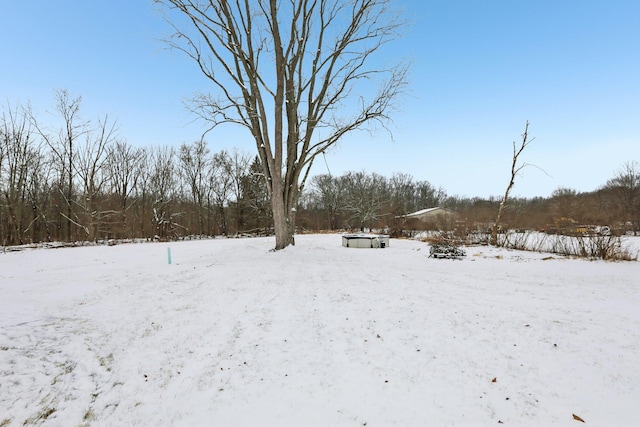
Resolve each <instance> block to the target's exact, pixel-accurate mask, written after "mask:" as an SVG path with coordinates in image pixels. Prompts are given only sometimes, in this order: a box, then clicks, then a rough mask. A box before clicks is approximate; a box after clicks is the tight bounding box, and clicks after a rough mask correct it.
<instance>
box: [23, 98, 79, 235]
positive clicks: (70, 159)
mask: <svg viewBox="0 0 640 427" xmlns="http://www.w3.org/2000/svg"><path fill="white" fill-rule="evenodd" d="M55 98H56V111H57V113H58V115H59V116H60V118H61V119H62V126H61V128H60V129H58V130H57V132H56V134H55V135H51V134H50V133H49V131H48V130H47V129H45V128H43V127H42V126H40V124H39V122H38V120H37V119H36V117H35V116H34V115H31V122H32V123H33V125H34V126H35V128H36V129H37V131H38V133H39V134H40V136H41V137H42V138H43V139H44V141H45V142H46V144H47V145H48V146H49V148H50V150H51V155H52V162H53V165H54V167H55V169H56V171H57V174H58V177H57V182H56V185H57V188H58V192H59V195H60V196H61V197H62V203H63V205H64V206H61V207H60V209H59V211H58V212H57V215H59V216H60V218H61V219H62V220H63V221H62V223H63V224H64V225H65V227H64V230H65V233H66V239H67V241H71V240H73V238H74V237H78V236H77V235H74V233H73V231H74V230H77V229H78V228H79V227H80V228H81V225H80V224H79V222H78V221H79V219H78V216H77V212H76V211H77V210H76V208H75V201H76V196H77V194H76V182H75V181H76V177H77V158H78V145H79V143H80V141H81V140H82V139H83V138H85V136H86V134H87V133H88V132H89V122H88V121H84V120H82V119H81V118H80V104H81V102H82V98H81V97H76V98H73V97H71V95H70V94H69V92H68V91H67V90H64V89H62V90H57V91H56V92H55Z"/></svg>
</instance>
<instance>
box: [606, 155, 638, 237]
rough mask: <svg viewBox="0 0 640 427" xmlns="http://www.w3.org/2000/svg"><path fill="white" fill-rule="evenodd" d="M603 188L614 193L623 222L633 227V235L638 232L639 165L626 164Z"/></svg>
mask: <svg viewBox="0 0 640 427" xmlns="http://www.w3.org/2000/svg"><path fill="white" fill-rule="evenodd" d="M605 188H608V189H611V190H613V191H614V194H615V195H616V198H617V199H618V202H619V203H620V206H621V207H622V211H623V212H622V216H623V218H624V221H625V222H629V223H631V224H632V226H633V231H634V234H637V233H638V231H640V164H638V162H637V161H629V162H626V163H625V164H624V165H623V166H622V167H621V168H620V169H619V170H618V172H617V175H616V176H615V177H614V178H612V179H610V180H609V181H608V182H607V184H606V185H605Z"/></svg>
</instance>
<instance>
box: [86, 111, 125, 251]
mask: <svg viewBox="0 0 640 427" xmlns="http://www.w3.org/2000/svg"><path fill="white" fill-rule="evenodd" d="M115 133H116V124H115V123H110V122H109V118H108V116H105V117H104V119H99V120H98V124H97V127H96V128H94V129H91V130H89V132H87V134H86V139H85V142H84V145H82V146H80V147H79V150H78V157H77V166H76V168H77V171H78V178H79V181H80V186H81V188H82V195H81V197H80V198H79V200H78V202H77V203H78V206H79V207H80V209H81V212H82V216H83V219H82V224H83V228H84V229H85V232H86V233H87V235H88V237H89V240H96V239H98V237H99V227H100V223H101V221H102V219H103V218H104V217H105V216H108V215H109V212H106V211H104V210H103V209H102V208H101V206H100V203H99V200H98V198H99V197H100V196H101V195H103V193H104V190H105V184H106V183H107V180H108V178H109V173H108V170H107V161H108V154H109V150H110V148H111V146H112V144H113V143H114V142H115V137H116V135H115Z"/></svg>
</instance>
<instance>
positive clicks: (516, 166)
mask: <svg viewBox="0 0 640 427" xmlns="http://www.w3.org/2000/svg"><path fill="white" fill-rule="evenodd" d="M534 139H535V138H531V139H529V122H528V121H527V123H526V124H525V127H524V133H523V134H522V141H521V142H520V145H519V146H518V145H516V142H515V141H513V157H512V159H511V177H510V179H509V184H508V185H507V189H506V190H505V192H504V196H503V197H502V201H501V202H500V207H499V208H498V215H497V216H496V220H495V222H494V223H493V226H492V227H491V244H492V245H497V244H498V229H499V228H500V221H501V220H502V214H503V213H504V209H505V207H506V206H507V202H508V200H509V193H511V190H512V189H513V186H514V185H515V182H516V176H517V175H518V174H519V173H520V172H521V171H522V169H524V168H526V167H527V166H530V164H529V163H518V159H519V158H520V155H521V154H522V152H523V151H524V150H525V148H527V147H528V146H529V144H531V142H533V140H534Z"/></svg>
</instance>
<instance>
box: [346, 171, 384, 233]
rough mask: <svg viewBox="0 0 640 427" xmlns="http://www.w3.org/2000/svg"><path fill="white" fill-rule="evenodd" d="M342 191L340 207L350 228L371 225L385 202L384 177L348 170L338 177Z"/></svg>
mask: <svg viewBox="0 0 640 427" xmlns="http://www.w3.org/2000/svg"><path fill="white" fill-rule="evenodd" d="M340 181H341V182H340V186H341V187H342V188H343V191H344V200H343V206H342V209H343V210H344V211H345V214H346V215H348V221H349V225H350V227H351V228H359V229H360V230H364V228H365V227H372V226H373V225H374V224H375V223H376V222H377V221H378V220H379V219H380V218H381V217H382V214H383V207H384V206H385V204H386V203H387V197H385V196H386V194H385V193H386V187H387V185H386V179H385V178H384V177H383V176H380V175H378V174H376V173H372V174H367V173H364V172H349V173H347V174H345V175H343V176H342V177H341V179H340Z"/></svg>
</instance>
